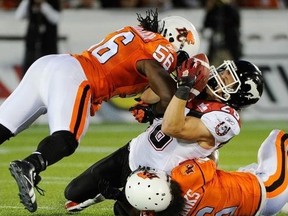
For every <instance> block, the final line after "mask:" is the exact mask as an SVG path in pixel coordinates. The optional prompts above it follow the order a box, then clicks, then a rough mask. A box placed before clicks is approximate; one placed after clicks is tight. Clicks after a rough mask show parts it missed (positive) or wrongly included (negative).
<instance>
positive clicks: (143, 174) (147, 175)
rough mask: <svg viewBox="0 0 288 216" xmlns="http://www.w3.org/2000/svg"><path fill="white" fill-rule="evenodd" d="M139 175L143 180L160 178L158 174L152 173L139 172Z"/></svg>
mask: <svg viewBox="0 0 288 216" xmlns="http://www.w3.org/2000/svg"><path fill="white" fill-rule="evenodd" d="M137 175H138V176H139V177H140V178H143V179H147V178H148V179H153V178H159V176H158V175H157V174H156V173H151V172H147V171H143V172H139V173H137Z"/></svg>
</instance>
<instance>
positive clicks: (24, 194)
mask: <svg viewBox="0 0 288 216" xmlns="http://www.w3.org/2000/svg"><path fill="white" fill-rule="evenodd" d="M9 170H10V173H11V175H12V176H13V177H14V179H15V180H16V183H17V185H18V189H19V197H20V202H21V203H22V204H23V205H24V206H25V208H26V209H27V210H28V211H30V212H35V211H36V210H37V203H36V195H35V191H34V187H35V186H36V185H37V184H38V183H39V181H40V176H39V175H37V174H36V172H35V168H34V166H33V165H32V164H31V163H29V162H28V161H21V160H16V161H12V162H11V163H10V167H9ZM36 189H37V187H36ZM37 190H38V189H37ZM40 194H41V193H40Z"/></svg>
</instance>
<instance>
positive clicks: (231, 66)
mask: <svg viewBox="0 0 288 216" xmlns="http://www.w3.org/2000/svg"><path fill="white" fill-rule="evenodd" d="M223 71H227V72H228V73H229V74H230V75H231V78H232V82H230V83H227V84H225V83H224V81H223V80H222V78H221V76H220V74H221V73H222V72H223ZM236 71H237V67H236V65H235V63H234V62H233V61H230V60H227V61H224V63H223V64H221V65H220V66H219V67H217V68H215V66H213V65H212V66H211V67H210V77H209V80H208V84H207V88H208V89H209V90H210V91H211V92H212V93H213V95H215V96H216V97H217V98H219V99H220V100H221V101H228V100H229V99H230V98H231V95H232V94H235V93H237V91H238V90H239V89H240V87H241V81H240V79H239V77H238V75H237V73H236Z"/></svg>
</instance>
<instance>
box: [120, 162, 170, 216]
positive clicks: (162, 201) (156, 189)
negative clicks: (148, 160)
mask: <svg viewBox="0 0 288 216" xmlns="http://www.w3.org/2000/svg"><path fill="white" fill-rule="evenodd" d="M125 195H126V198H127V200H128V202H129V203H130V204H131V205H132V206H133V207H134V208H136V209H138V210H140V211H155V212H159V211H163V210H165V209H166V208H167V207H168V206H169V204H170V203H171V201H172V195H171V192H170V177H169V175H167V174H166V173H165V172H164V171H159V170H155V169H151V168H147V167H146V168H141V169H138V170H136V171H134V172H133V173H132V174H131V175H130V176H129V177H128V179H127V183H126V186H125Z"/></svg>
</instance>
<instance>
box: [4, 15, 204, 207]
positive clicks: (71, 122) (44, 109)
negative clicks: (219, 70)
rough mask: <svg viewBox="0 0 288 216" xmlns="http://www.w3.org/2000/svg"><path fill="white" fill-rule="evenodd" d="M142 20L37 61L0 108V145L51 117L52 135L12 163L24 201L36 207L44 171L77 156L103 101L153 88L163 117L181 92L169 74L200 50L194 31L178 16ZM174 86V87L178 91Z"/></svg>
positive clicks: (159, 111)
mask: <svg viewBox="0 0 288 216" xmlns="http://www.w3.org/2000/svg"><path fill="white" fill-rule="evenodd" d="M146 15H147V16H146V17H144V18H143V17H142V16H141V15H138V20H139V22H140V25H139V26H126V27H123V28H121V29H119V30H117V31H115V32H112V33H110V34H108V35H107V36H106V37H105V38H104V39H103V40H102V41H101V42H99V43H97V44H95V45H93V46H91V47H90V48H89V49H88V50H86V51H84V52H83V53H82V54H80V55H77V54H73V55H72V54H71V55H70V54H59V55H48V56H45V57H42V58H40V59H38V60H37V61H35V63H34V64H33V65H32V66H31V67H30V68H29V69H28V71H27V73H26V74H25V76H24V78H23V79H22V80H21V83H20V84H19V86H18V87H17V88H16V89H15V91H14V92H13V93H12V94H11V95H10V96H9V97H8V98H7V99H6V100H5V101H4V103H3V104H2V105H1V107H0V143H3V142H5V141H6V140H8V139H10V138H11V137H14V136H16V135H17V134H18V133H20V132H21V131H23V130H24V129H26V128H27V127H29V126H30V125H31V124H32V123H33V122H34V121H35V120H36V119H37V118H38V117H39V116H41V115H43V114H47V115H48V124H49V129H50V135H49V136H47V137H46V138H44V139H43V140H42V141H40V143H39V144H38V147H37V149H35V151H34V152H33V153H32V154H31V155H29V156H28V157H26V158H25V159H23V160H15V161H12V162H11V163H10V168H9V169H10V172H11V174H12V176H13V177H14V178H15V180H16V183H17V184H18V187H19V196H20V200H21V203H23V205H24V206H25V208H26V209H28V210H29V211H30V212H34V211H36V209H37V203H36V197H35V192H34V187H37V184H38V183H39V181H40V176H39V173H40V172H42V171H44V170H45V169H46V168H47V167H48V166H51V165H52V164H54V163H56V162H58V161H59V160H61V159H62V158H64V157H66V156H69V155H71V154H73V153H74V151H75V150H76V148H77V147H78V144H79V142H80V140H81V138H82V137H83V136H84V134H85V133H86V130H87V128H88V124H89V115H91V116H93V115H94V114H95V112H96V111H97V110H98V109H99V108H100V106H101V103H102V102H103V101H108V100H109V99H110V98H111V97H114V96H119V97H128V96H131V95H136V94H137V93H140V92H142V91H144V90H145V89H146V88H147V87H148V86H149V87H150V88H151V89H152V90H153V91H154V92H155V93H157V95H159V96H160V98H161V100H160V101H159V103H157V104H155V105H154V106H153V112H154V113H163V112H164V110H165V108H166V106H167V105H168V103H169V101H170V100H171V98H172V96H173V94H174V92H175V90H176V83H175V82H174V80H173V79H172V78H171V77H170V75H169V73H170V72H172V71H173V70H174V69H175V67H176V65H177V54H178V55H179V56H180V57H181V59H182V57H183V56H184V58H185V57H187V56H189V55H194V54H196V53H197V52H198V48H199V37H198V34H197V31H196V30H195V28H194V26H193V25H192V24H191V23H190V22H189V21H188V20H186V19H184V18H182V17H178V16H171V17H166V18H164V19H162V20H160V21H158V13H157V11H156V12H153V11H148V12H147V14H146ZM173 86H174V87H175V88H173Z"/></svg>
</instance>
